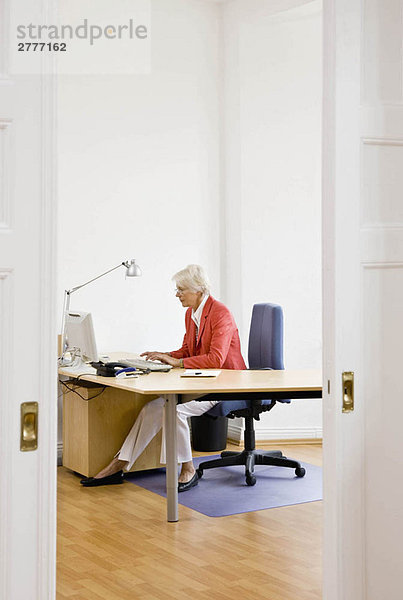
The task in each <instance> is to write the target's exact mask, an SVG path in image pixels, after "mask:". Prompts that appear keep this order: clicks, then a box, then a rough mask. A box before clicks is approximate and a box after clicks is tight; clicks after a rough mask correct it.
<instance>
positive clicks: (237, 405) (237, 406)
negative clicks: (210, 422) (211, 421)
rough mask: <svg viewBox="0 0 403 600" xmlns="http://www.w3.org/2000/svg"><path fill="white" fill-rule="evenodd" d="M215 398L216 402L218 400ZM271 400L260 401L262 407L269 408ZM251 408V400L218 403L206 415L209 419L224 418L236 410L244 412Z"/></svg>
mask: <svg viewBox="0 0 403 600" xmlns="http://www.w3.org/2000/svg"><path fill="white" fill-rule="evenodd" d="M218 398H219V397H218V396H217V400H218ZM271 404H273V400H262V405H263V406H270V405H271ZM248 408H251V400H226V401H225V402H219V403H218V404H216V405H215V406H213V408H211V409H210V410H209V411H208V412H207V413H206V414H207V415H208V416H210V417H226V416H227V415H229V414H230V413H232V412H234V411H236V410H245V409H248Z"/></svg>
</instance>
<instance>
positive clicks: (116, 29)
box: [17, 19, 148, 46]
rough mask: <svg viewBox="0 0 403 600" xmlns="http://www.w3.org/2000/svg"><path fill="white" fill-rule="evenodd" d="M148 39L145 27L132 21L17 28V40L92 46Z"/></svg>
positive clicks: (84, 21)
mask: <svg viewBox="0 0 403 600" xmlns="http://www.w3.org/2000/svg"><path fill="white" fill-rule="evenodd" d="M147 37H148V29H147V27H146V25H136V24H135V23H134V21H133V19H129V20H128V21H127V22H126V23H125V24H122V25H105V26H101V25H96V24H92V23H89V22H88V19H83V22H82V23H81V24H80V25H77V26H74V27H73V26H72V25H37V24H34V23H29V24H28V25H18V26H17V38H18V39H20V40H73V39H79V40H88V41H89V43H90V45H91V46H92V45H94V42H96V40H100V39H107V40H114V39H119V40H122V39H126V40H130V39H138V40H145V39H147Z"/></svg>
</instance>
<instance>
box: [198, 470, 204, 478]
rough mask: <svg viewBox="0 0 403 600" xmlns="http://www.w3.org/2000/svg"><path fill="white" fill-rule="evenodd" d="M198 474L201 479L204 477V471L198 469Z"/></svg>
mask: <svg viewBox="0 0 403 600" xmlns="http://www.w3.org/2000/svg"><path fill="white" fill-rule="evenodd" d="M196 473H197V476H198V478H199V479H201V478H202V477H203V469H196Z"/></svg>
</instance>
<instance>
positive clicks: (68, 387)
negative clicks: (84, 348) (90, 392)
mask: <svg viewBox="0 0 403 600" xmlns="http://www.w3.org/2000/svg"><path fill="white" fill-rule="evenodd" d="M83 375H88V373H81V375H79V376H78V377H75V379H79V378H80V377H82V376H83ZM91 375H92V373H91ZM59 383H61V384H62V385H63V386H64V387H65V388H66V389H68V390H69V392H73V394H77V396H79V397H80V398H81V399H82V400H85V401H86V402H88V401H89V400H94V398H98V396H100V395H101V394H103V393H104V391H105V390H106V388H107V386H106V385H104V386H103V389H102V390H101V391H100V392H99V394H97V395H96V396H92V397H91V398H84V396H82V395H81V394H80V393H79V392H77V390H75V389H74V388H73V387H70V386H69V385H67V383H66V382H65V381H62V380H61V379H59ZM73 385H74V384H73Z"/></svg>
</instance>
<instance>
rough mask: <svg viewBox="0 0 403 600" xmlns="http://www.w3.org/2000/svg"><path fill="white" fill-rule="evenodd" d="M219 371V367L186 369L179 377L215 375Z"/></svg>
mask: <svg viewBox="0 0 403 600" xmlns="http://www.w3.org/2000/svg"><path fill="white" fill-rule="evenodd" d="M220 373H221V371H220V370H219V369H218V370H217V369H186V371H185V372H184V373H182V374H181V377H217V375H219V374H220Z"/></svg>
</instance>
